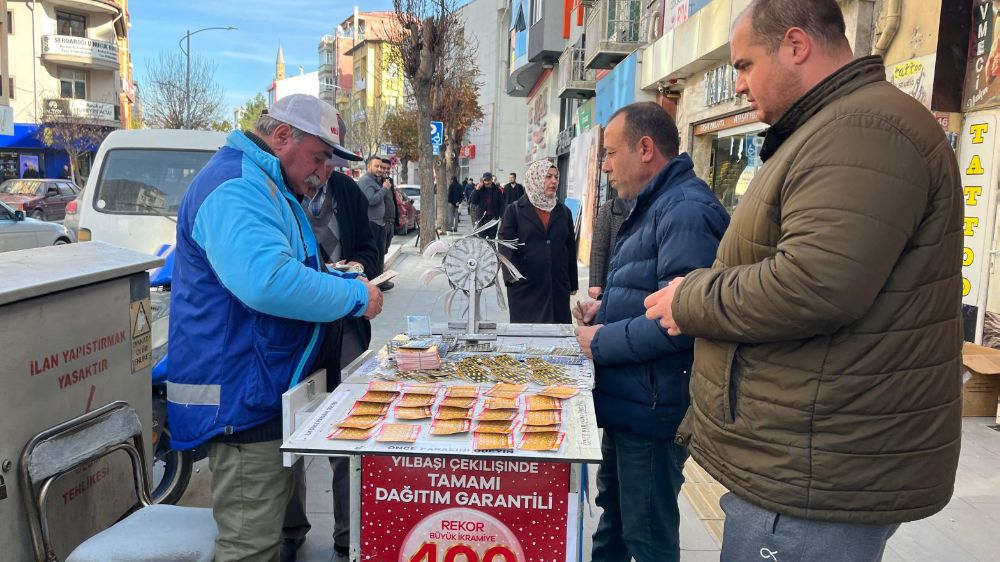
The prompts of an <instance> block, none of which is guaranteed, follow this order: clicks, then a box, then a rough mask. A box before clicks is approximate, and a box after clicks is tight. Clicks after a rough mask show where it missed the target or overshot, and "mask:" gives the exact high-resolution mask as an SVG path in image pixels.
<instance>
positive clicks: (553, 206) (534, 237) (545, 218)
mask: <svg viewBox="0 0 1000 562" xmlns="http://www.w3.org/2000/svg"><path fill="white" fill-rule="evenodd" d="M525 181H526V182H527V184H528V187H527V193H526V195H524V196H523V197H521V199H520V200H518V201H517V202H516V203H514V204H513V205H510V206H508V207H507V210H506V211H504V215H503V221H502V222H501V223H500V239H502V240H517V241H518V243H519V245H518V247H517V249H516V250H512V249H510V248H506V247H501V248H500V251H501V252H502V253H503V255H504V256H505V257H506V258H507V259H509V260H510V261H511V262H512V263H513V264H514V266H515V267H517V269H518V271H520V273H521V274H522V275H523V276H524V279H520V280H515V279H513V278H512V277H511V276H510V274H509V273H506V272H505V273H504V275H505V281H506V285H507V300H508V301H509V303H510V321H511V323H514V324H569V323H571V322H572V321H573V317H572V316H571V314H570V310H569V298H570V294H572V293H575V292H576V290H577V284H578V281H577V269H576V229H575V228H574V225H573V216H572V215H571V214H570V212H569V209H567V208H566V206H565V205H563V204H562V203H560V202H559V201H558V200H557V199H556V190H558V188H559V168H556V167H555V166H554V165H553V164H552V162H551V161H549V160H548V159H544V160H538V161H537V162H533V163H532V164H531V165H529V166H528V172H527V174H526V179H525Z"/></svg>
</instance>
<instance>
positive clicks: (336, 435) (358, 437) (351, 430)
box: [326, 427, 375, 441]
mask: <svg viewBox="0 0 1000 562" xmlns="http://www.w3.org/2000/svg"><path fill="white" fill-rule="evenodd" d="M374 432H375V430H374V429H358V428H356V427H339V428H337V429H336V430H335V431H334V432H333V433H331V434H330V435H327V436H326V438H327V439H330V440H334V439H338V440H341V439H342V440H350V441H364V440H366V439H368V438H369V437H371V436H372V433H374Z"/></svg>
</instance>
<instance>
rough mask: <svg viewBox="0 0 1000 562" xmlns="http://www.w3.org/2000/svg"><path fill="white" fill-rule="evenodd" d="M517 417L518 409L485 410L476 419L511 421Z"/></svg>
mask: <svg viewBox="0 0 1000 562" xmlns="http://www.w3.org/2000/svg"><path fill="white" fill-rule="evenodd" d="M516 417H517V410H483V411H482V412H479V415H478V416H476V421H509V420H512V419H514V418H516Z"/></svg>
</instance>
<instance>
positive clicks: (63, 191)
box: [0, 179, 80, 221]
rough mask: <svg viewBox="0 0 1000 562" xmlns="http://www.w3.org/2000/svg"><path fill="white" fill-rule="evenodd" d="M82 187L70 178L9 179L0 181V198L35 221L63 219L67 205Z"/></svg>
mask: <svg viewBox="0 0 1000 562" xmlns="http://www.w3.org/2000/svg"><path fill="white" fill-rule="evenodd" d="M79 192H80V188H79V187H78V186H77V185H76V184H74V183H73V182H72V181H71V180H56V179H9V180H7V181H5V182H3V183H2V184H0V201H3V202H4V203H7V204H8V205H9V206H10V207H12V208H13V209H14V210H15V211H24V214H25V215H27V216H29V217H31V218H33V219H35V220H40V221H43V220H49V221H56V220H62V219H63V217H65V216H66V204H67V203H69V202H70V201H72V200H73V199H76V194H77V193H79Z"/></svg>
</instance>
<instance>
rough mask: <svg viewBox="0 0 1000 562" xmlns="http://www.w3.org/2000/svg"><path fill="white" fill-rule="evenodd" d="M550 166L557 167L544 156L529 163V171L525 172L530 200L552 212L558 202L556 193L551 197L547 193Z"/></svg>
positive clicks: (525, 185)
mask: <svg viewBox="0 0 1000 562" xmlns="http://www.w3.org/2000/svg"><path fill="white" fill-rule="evenodd" d="M550 168H555V165H554V164H553V163H552V161H551V160H549V159H548V158H543V159H541V160H535V161H534V162H532V163H531V164H529V165H528V171H527V172H526V173H525V174H524V191H525V193H527V195H528V200H529V201H531V204H532V205H534V206H535V207H538V208H539V209H541V210H543V211H546V212H551V211H552V209H554V208H555V207H556V203H557V202H558V201H557V200H556V196H555V194H553V195H552V196H551V197H549V196H547V195H545V176H547V175H548V173H549V169H550Z"/></svg>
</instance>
